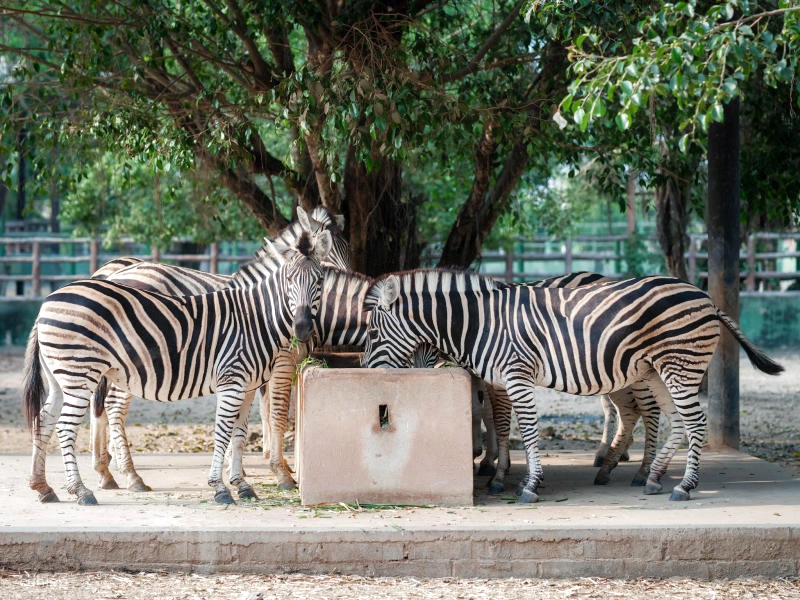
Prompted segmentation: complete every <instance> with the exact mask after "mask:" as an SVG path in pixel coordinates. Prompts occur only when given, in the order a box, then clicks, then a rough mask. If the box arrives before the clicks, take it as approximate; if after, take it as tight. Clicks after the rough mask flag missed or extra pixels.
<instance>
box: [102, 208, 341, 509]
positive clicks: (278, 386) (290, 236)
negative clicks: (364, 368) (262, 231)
mask: <svg viewBox="0 0 800 600" xmlns="http://www.w3.org/2000/svg"><path fill="white" fill-rule="evenodd" d="M297 217H298V220H297V221H296V222H294V223H292V224H290V225H289V226H287V227H286V228H284V229H283V230H282V231H281V232H280V233H279V234H278V235H277V236H276V238H275V240H274V241H275V242H276V243H278V244H285V245H293V244H295V243H296V242H297V239H298V238H299V237H300V235H301V233H302V231H304V230H306V231H311V232H312V233H315V234H316V233H319V232H320V231H322V230H323V229H326V230H328V231H329V232H330V233H331V237H332V240H333V246H332V248H331V251H330V254H329V255H328V257H327V258H326V259H325V261H324V264H326V265H329V266H334V267H337V268H340V269H348V268H349V266H350V257H349V246H348V244H347V241H346V239H345V238H344V236H343V234H342V230H343V222H342V218H341V215H331V214H330V213H329V212H328V211H327V210H326V209H325V208H322V207H317V208H315V209H314V210H313V211H312V212H311V214H310V215H308V214H307V213H306V212H305V211H304V210H303V209H302V207H298V209H297ZM92 277H93V278H95V279H107V280H110V281H115V282H117V283H121V284H123V285H127V286H130V287H135V288H137V289H142V290H145V291H150V292H158V293H163V294H169V295H171V296H189V295H195V294H202V293H208V292H213V291H217V290H221V289H224V288H226V287H228V286H231V285H235V282H236V278H235V277H231V276H227V275H215V274H211V273H205V272H203V271H197V270H194V269H187V268H183V267H177V266H173V265H165V264H161V263H152V262H145V261H141V260H139V259H136V258H131V257H123V258H119V259H115V260H113V261H110V262H109V263H106V264H105V265H103V267H101V268H100V269H98V270H97V271H95V273H94V274H93V276H92ZM306 354H307V346H306V345H305V344H301V345H300V347H298V348H296V349H295V351H292V352H290V351H287V350H281V351H280V352H279V353H278V355H277V356H276V358H275V362H274V365H273V367H272V371H271V374H270V379H269V382H268V392H269V393H268V394H266V393H263V390H262V393H260V394H259V399H260V404H261V406H260V414H261V419H262V426H263V427H262V428H263V432H264V442H263V446H264V455H265V458H267V459H268V460H269V464H270V467H271V469H272V471H273V473H274V474H275V476H276V477H277V480H278V486H279V487H280V488H282V489H290V488H293V487H295V486H296V483H295V481H294V479H293V477H292V475H291V470H290V468H289V465H288V463H287V462H286V460H285V458H284V456H283V434H284V432H285V431H286V427H287V415H288V407H289V396H290V392H291V382H292V378H293V376H294V371H295V369H296V365H297V363H298V361H301V360H302V359H303V358H305V355H306ZM131 399H132V396H131V395H130V394H129V393H128V392H127V391H126V390H123V389H120V388H117V387H115V386H110V387H109V389H108V393H107V396H106V400H105V408H106V411H105V413H104V415H102V416H101V417H95V416H94V415H92V417H93V418H92V454H93V458H94V461H93V462H94V468H95V470H96V471H97V472H98V474H99V475H100V487H101V488H102V489H116V488H118V487H119V486H118V485H117V482H116V481H115V480H114V477H113V475H112V474H111V471H110V470H109V468H108V465H109V454H108V447H109V444H108V433H109V431H108V430H109V429H110V430H111V448H112V450H113V451H114V455H115V458H116V463H117V467H118V469H119V470H120V472H121V473H122V474H123V475H124V476H125V478H126V487H127V489H129V490H131V491H149V489H150V488H149V486H147V485H146V484H145V483H144V481H143V480H142V478H141V476H140V475H139V474H138V473H137V472H136V469H135V467H134V464H133V458H132V457H131V453H130V447H129V444H128V441H127V435H126V433H125V421H126V418H127V414H128V408H129V406H130V402H131ZM245 424H246V423H245ZM246 433H247V432H246V430H243V429H239V428H237V429H236V430H235V432H234V435H233V438H232V439H231V444H230V447H231V469H232V470H233V471H236V472H238V470H239V469H240V468H241V460H242V455H243V452H244V444H245V442H246V437H247V435H246ZM238 494H239V497H240V498H248V497H254V495H255V494H254V492H253V490H252V487H250V486H249V485H247V483H246V482H245V481H244V480H242V481H241V482H240V484H239V487H238Z"/></svg>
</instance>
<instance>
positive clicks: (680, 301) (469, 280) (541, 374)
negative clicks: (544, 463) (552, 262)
mask: <svg viewBox="0 0 800 600" xmlns="http://www.w3.org/2000/svg"><path fill="white" fill-rule="evenodd" d="M365 308H366V309H367V310H370V311H371V315H370V325H369V336H368V341H367V346H366V351H365V354H364V363H365V364H366V365H367V366H370V367H378V366H388V367H402V366H405V365H407V364H408V362H409V359H410V356H411V354H412V353H413V351H414V349H415V348H416V347H417V346H419V345H420V344H423V343H428V344H432V345H434V346H436V348H438V349H439V350H440V351H441V352H444V353H445V354H448V355H449V356H451V357H453V358H454V359H456V360H457V361H458V363H459V364H461V365H462V366H464V367H466V368H468V369H470V370H472V371H474V372H475V373H477V374H479V375H480V376H481V377H482V378H483V379H484V380H485V381H487V382H488V383H490V384H493V385H501V386H504V387H505V389H506V390H507V392H508V394H509V397H510V398H511V402H512V404H513V406H514V410H515V412H516V414H517V419H518V421H519V425H520V433H521V434H522V439H523V443H524V444H525V449H526V455H527V461H528V465H529V473H528V475H527V476H526V478H525V481H524V485H523V489H522V491H521V493H520V496H519V498H520V501H523V502H535V501H536V500H537V499H538V487H539V484H540V482H541V479H542V467H541V460H540V456H539V452H538V440H539V427H538V416H537V413H536V404H535V401H534V392H535V386H537V385H540V386H544V387H550V388H554V389H557V390H560V391H564V392H568V393H572V394H578V395H593V394H602V393H610V392H614V391H617V390H620V389H623V388H625V387H627V386H630V385H633V384H634V383H636V382H640V381H647V382H648V385H649V387H650V389H651V390H653V391H654V392H655V393H656V395H657V396H662V397H668V396H671V398H672V400H673V401H674V403H675V407H676V410H677V412H678V413H679V414H680V416H681V417H682V419H683V422H684V425H685V427H686V430H687V435H688V438H689V448H688V454H687V464H686V471H685V473H684V477H683V480H682V481H681V483H680V484H679V485H678V486H676V487H675V488H674V490H673V493H672V496H671V498H672V499H674V500H685V499H688V498H689V492H690V490H692V489H694V488H695V487H696V486H697V482H698V466H699V461H700V453H701V446H702V443H703V438H704V436H705V433H706V417H705V414H704V412H703V411H702V409H701V407H700V405H699V402H698V400H697V393H698V390H699V387H700V383H701V380H702V377H703V374H704V373H705V371H706V369H707V367H708V363H709V361H710V360H711V355H712V353H713V351H714V348H715V347H716V344H717V341H718V340H719V336H720V325H719V323H720V322H722V323H723V324H724V325H725V326H726V328H728V329H729V330H730V331H731V332H732V333H733V334H734V336H735V337H736V338H737V340H738V341H739V342H740V343H741V344H742V346H743V347H744V349H745V352H746V353H747V355H748V357H749V358H750V360H751V361H753V364H754V365H755V366H756V367H758V368H759V369H761V370H763V371H766V372H768V373H773V374H775V373H778V372H780V371H781V370H782V367H781V366H780V365H778V364H777V363H775V362H774V361H772V360H771V359H769V358H768V357H767V356H766V355H764V354H763V353H762V352H760V351H759V350H758V349H756V348H755V347H754V346H753V345H752V344H751V343H750V342H749V341H747V340H746V339H745V338H744V336H743V334H742V333H741V331H739V329H738V327H737V326H736V324H735V323H734V322H733V321H732V320H731V319H730V318H729V317H727V316H726V315H724V313H722V312H720V311H719V309H718V308H717V307H716V306H714V304H713V303H712V302H711V300H710V299H709V298H708V296H707V295H706V294H704V293H703V292H702V291H700V290H698V289H697V288H695V287H694V286H691V285H689V284H687V283H685V282H682V281H680V280H677V279H673V278H669V277H647V278H640V279H631V280H625V281H619V282H610V283H601V284H597V285H593V286H583V287H577V288H557V289H552V288H532V287H528V286H500V285H497V284H495V283H494V282H493V281H492V280H491V279H489V278H485V277H479V276H476V275H474V274H465V273H461V272H452V271H445V270H435V269H434V270H428V271H415V272H409V273H402V274H395V275H389V276H387V277H385V278H383V279H381V280H379V281H377V282H376V283H375V284H373V285H372V286H371V287H370V290H369V291H368V292H367V297H366V299H365ZM660 458H661V456H659V458H657V459H656V461H655V462H654V464H653V466H652V467H651V470H650V477H649V478H648V482H647V485H646V486H645V491H646V493H656V492H657V491H660V489H661V484H660V479H661V476H663V474H664V471H665V470H666V466H667V465H666V464H665V462H663V461H660V460H659V459H660Z"/></svg>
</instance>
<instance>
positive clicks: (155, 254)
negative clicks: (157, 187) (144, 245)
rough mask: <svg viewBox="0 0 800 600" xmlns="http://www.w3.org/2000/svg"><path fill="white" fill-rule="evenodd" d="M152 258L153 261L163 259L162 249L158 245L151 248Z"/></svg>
mask: <svg viewBox="0 0 800 600" xmlns="http://www.w3.org/2000/svg"><path fill="white" fill-rule="evenodd" d="M150 259H151V260H152V261H153V262H159V261H160V260H161V250H159V249H158V246H152V247H151V248H150Z"/></svg>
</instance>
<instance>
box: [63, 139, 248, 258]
mask: <svg viewBox="0 0 800 600" xmlns="http://www.w3.org/2000/svg"><path fill="white" fill-rule="evenodd" d="M158 165H160V168H159V166H158ZM72 176H73V177H72V180H71V182H70V185H69V187H68V189H67V192H66V195H65V197H64V200H63V207H62V210H61V217H62V219H63V220H64V222H65V223H66V224H72V225H74V232H75V233H76V234H77V235H85V234H91V235H97V234H100V233H102V234H104V237H105V240H106V241H107V242H111V241H114V240H116V239H118V238H120V237H123V236H131V237H133V238H134V239H135V240H137V241H144V242H151V243H155V244H157V245H159V246H161V247H167V246H168V245H169V243H170V242H171V241H173V240H174V239H176V238H181V237H185V238H188V239H191V240H193V241H195V242H198V243H208V242H211V241H214V240H219V239H240V238H249V239H258V238H259V237H260V231H259V228H258V227H257V226H256V224H255V223H253V222H252V221H251V220H249V219H247V218H246V217H245V215H244V214H243V211H242V206H241V205H240V204H238V203H236V202H234V201H233V199H232V198H231V195H230V193H229V192H228V191H227V190H225V189H224V188H220V187H219V186H218V185H216V184H215V182H213V181H208V180H206V181H202V180H200V179H199V177H198V176H199V173H197V172H194V171H190V172H189V173H182V172H178V171H176V170H174V169H172V168H171V165H170V163H169V162H163V161H158V163H157V164H153V165H149V164H143V163H141V162H138V161H136V160H131V159H129V158H126V157H125V156H120V155H119V154H116V153H113V152H105V153H103V154H102V155H100V156H99V157H98V158H97V160H95V161H94V162H92V163H90V164H88V165H86V166H85V167H84V168H83V169H81V170H77V169H76V170H74V171H73V172H72Z"/></svg>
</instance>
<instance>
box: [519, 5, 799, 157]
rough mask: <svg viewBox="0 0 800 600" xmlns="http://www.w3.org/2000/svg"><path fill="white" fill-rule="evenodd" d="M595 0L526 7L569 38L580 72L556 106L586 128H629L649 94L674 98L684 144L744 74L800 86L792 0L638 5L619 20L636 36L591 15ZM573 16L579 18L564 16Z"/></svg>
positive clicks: (716, 116)
mask: <svg viewBox="0 0 800 600" xmlns="http://www.w3.org/2000/svg"><path fill="white" fill-rule="evenodd" d="M593 4H594V3H591V2H587V1H586V0H575V1H559V2H539V1H538V0H531V1H530V2H529V3H528V12H527V14H528V17H529V18H531V17H534V16H535V17H536V18H539V19H543V20H544V21H545V22H547V23H548V25H549V26H551V27H553V26H554V24H555V23H559V25H560V28H561V30H562V33H563V34H565V35H566V36H568V37H569V38H570V39H571V40H572V43H571V45H570V48H569V49H570V54H571V60H572V66H571V73H572V74H573V76H574V78H573V80H572V82H571V84H570V93H569V95H567V96H566V97H565V98H564V99H563V100H562V102H561V105H560V111H561V113H564V114H566V115H568V116H570V117H571V118H572V119H573V120H574V121H575V123H577V124H578V126H579V127H580V128H581V129H582V130H586V129H587V128H588V126H589V124H590V123H592V122H593V121H598V120H604V121H609V120H612V121H613V123H614V124H615V125H616V127H617V128H619V129H620V130H623V131H624V130H627V129H629V128H630V127H631V124H632V123H633V121H634V119H636V118H637V116H639V115H641V114H642V113H644V115H643V116H645V118H646V116H647V113H648V107H649V106H650V102H651V100H652V99H654V98H658V97H669V98H670V99H672V100H674V101H675V103H676V106H677V109H678V111H679V112H680V114H681V120H680V121H679V123H678V129H680V130H683V131H684V133H683V134H682V136H681V137H680V141H679V145H680V148H681V149H682V150H685V149H686V148H687V147H688V144H689V142H690V141H691V140H692V139H693V138H694V137H696V136H697V134H698V133H705V132H706V131H707V129H708V125H709V124H710V123H712V122H720V121H722V106H723V105H724V104H725V103H726V102H728V101H730V100H731V99H732V98H735V97H737V96H739V95H740V93H741V86H742V82H743V81H746V80H748V79H749V78H751V77H753V76H755V75H759V76H760V77H761V78H762V79H763V81H764V83H766V84H767V85H769V86H771V87H775V86H776V85H778V84H781V83H790V84H793V85H795V86H797V87H796V89H798V90H800V81H798V79H797V71H798V59H799V58H800V53H798V51H797V50H798V49H800V20H799V19H800V5H798V4H797V3H796V2H792V1H789V0H780V2H778V6H777V7H770V6H768V4H769V3H758V2H750V1H749V0H730V1H726V2H717V3H698V2H695V1H686V2H677V3H664V4H661V3H659V4H655V5H654V4H652V3H644V5H643V6H644V7H645V8H644V9H643V10H641V12H640V11H637V10H632V11H631V13H630V14H631V15H632V17H633V18H631V19H627V20H626V19H623V23H624V24H625V26H626V27H630V26H633V27H634V29H633V31H632V32H631V33H633V32H635V33H634V35H632V36H630V37H629V36H628V35H623V36H618V35H615V33H616V32H617V31H619V28H616V29H610V28H609V27H608V23H607V22H603V21H601V22H600V23H597V22H596V21H592V19H591V17H592V16H596V11H597V8H592V7H591V6H590V5H593ZM622 4H623V5H625V4H626V3H622ZM604 8H605V7H604ZM611 12H612V13H613V12H614V11H611ZM569 14H574V16H573V17H572V18H571V19H567V15H569ZM614 18H619V13H615V14H614ZM565 20H566V21H567V23H566V24H565V23H564V21H565ZM626 21H627V22H626ZM623 31H624V28H623ZM612 32H614V33H612ZM799 102H800V100H799ZM798 105H799V106H800V104H798ZM561 118H564V117H563V116H562V117H561Z"/></svg>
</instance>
